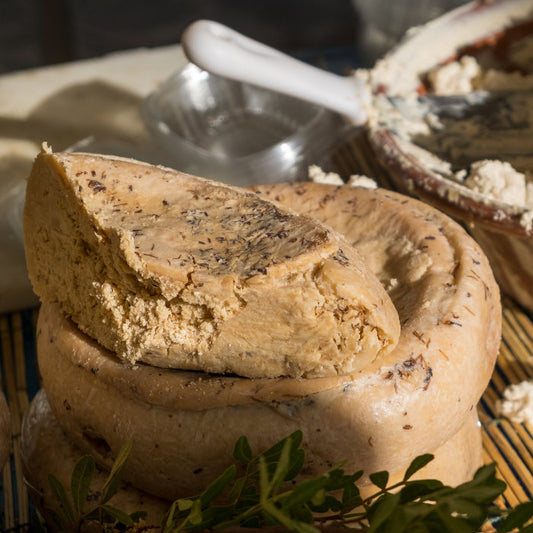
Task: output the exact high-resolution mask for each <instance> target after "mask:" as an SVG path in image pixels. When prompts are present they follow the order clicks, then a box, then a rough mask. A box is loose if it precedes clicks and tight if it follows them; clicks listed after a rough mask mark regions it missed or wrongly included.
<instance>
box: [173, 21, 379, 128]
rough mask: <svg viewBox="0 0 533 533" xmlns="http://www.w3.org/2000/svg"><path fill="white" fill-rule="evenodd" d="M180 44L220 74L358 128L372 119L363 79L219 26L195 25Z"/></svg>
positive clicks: (191, 57) (195, 59) (198, 61)
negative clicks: (307, 104)
mask: <svg viewBox="0 0 533 533" xmlns="http://www.w3.org/2000/svg"><path fill="white" fill-rule="evenodd" d="M181 44H182V47H183V50H184V52H185V55H186V56H187V58H188V59H189V61H191V62H192V63H194V64H196V65H197V66H198V67H200V68H201V69H203V70H206V71H208V72H211V73H213V74H215V75H217V76H222V77H226V78H230V79H233V80H237V81H241V82H245V83H250V84H252V85H257V86H260V87H263V88H265V89H270V90H273V91H277V92H281V93H284V94H288V95H290V96H294V97H296V98H300V99H302V100H306V101H309V102H312V103H314V104H317V105H320V106H323V107H326V108H328V109H331V110H333V111H336V112H338V113H340V114H341V115H343V116H345V117H346V118H348V119H349V120H350V121H351V122H352V123H353V124H355V125H359V124H363V123H364V122H365V120H366V118H367V113H366V111H365V106H366V105H367V104H368V102H369V100H370V97H369V93H368V90H367V88H366V87H365V84H364V82H363V81H362V80H360V79H358V78H355V77H347V76H339V75H337V74H333V73H331V72H327V71H325V70H323V69H319V68H317V67H313V66H311V65H309V64H307V63H304V62H302V61H299V60H297V59H295V58H293V57H291V56H288V55H286V54H283V53H282V52H280V51H278V50H276V49H274V48H271V47H269V46H267V45H265V44H262V43H260V42H258V41H255V40H253V39H250V38H249V37H246V36H244V35H242V34H240V33H238V32H236V31H235V30H232V29H231V28H228V27H227V26H224V25H222V24H220V23H218V22H214V21H210V20H198V21H196V22H194V23H192V24H191V25H190V26H188V28H187V29H186V30H185V31H184V33H183V35H182V40H181Z"/></svg>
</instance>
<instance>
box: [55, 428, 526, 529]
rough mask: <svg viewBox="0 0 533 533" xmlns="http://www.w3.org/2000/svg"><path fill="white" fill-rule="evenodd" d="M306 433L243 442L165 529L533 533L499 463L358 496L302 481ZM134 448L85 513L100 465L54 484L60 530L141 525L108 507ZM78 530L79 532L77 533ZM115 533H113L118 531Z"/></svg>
mask: <svg viewBox="0 0 533 533" xmlns="http://www.w3.org/2000/svg"><path fill="white" fill-rule="evenodd" d="M301 444H302V433H301V432H300V431H296V432H294V433H292V434H291V435H289V436H288V437H286V438H285V439H283V440H281V441H280V442H278V443H276V444H275V445H274V446H272V447H271V448H269V449H268V450H266V451H264V452H262V453H260V454H259V455H256V456H254V455H253V453H252V449H251V447H250V444H249V442H248V439H247V438H246V437H241V438H240V439H239V440H238V441H237V443H236V444H235V447H234V452H233V456H234V459H235V461H236V464H234V465H231V466H230V467H228V468H227V469H226V470H225V471H224V472H223V473H222V474H221V475H220V476H219V477H218V478H217V479H215V480H214V481H213V482H212V483H211V484H210V485H209V486H208V487H207V488H206V489H205V490H204V491H203V492H202V493H201V494H199V495H196V496H193V497H190V498H180V499H177V500H175V501H174V502H172V504H171V505H170V508H169V510H168V512H167V513H166V515H165V517H164V518H163V521H162V523H161V531H162V532H163V533H179V532H185V531H214V530H223V529H226V528H231V527H248V528H264V527H268V526H282V528H284V529H286V530H288V531H295V532H300V533H317V532H320V531H321V529H320V528H322V527H324V526H325V525H336V526H341V527H342V526H348V525H351V526H354V527H359V528H361V529H364V530H365V531H367V532H368V533H402V532H409V533H434V532H435V533H439V532H442V533H447V532H451V533H476V532H478V531H479V530H480V529H481V527H482V526H483V524H485V523H486V522H487V521H488V520H491V521H492V522H497V523H498V533H507V532H511V531H516V532H520V533H533V524H532V523H531V519H532V518H533V502H526V503H523V504H520V505H518V506H517V507H515V508H514V509H512V510H508V509H502V508H501V507H498V506H496V505H495V504H494V503H493V502H494V501H495V500H496V499H497V498H498V496H500V495H501V494H502V493H503V492H504V490H505V488H506V484H505V483H504V482H503V481H501V480H499V479H497V478H496V468H495V465H494V464H490V465H485V466H482V467H481V468H480V469H479V470H478V471H477V472H476V474H475V475H474V477H473V479H472V480H471V481H468V482H466V483H463V484H461V485H459V486H457V487H448V486H446V485H444V484H443V483H441V482H440V481H438V480H434V479H424V480H413V479H412V478H413V476H414V475H415V474H416V473H417V472H418V471H419V470H420V469H422V468H423V467H424V466H426V465H427V464H428V463H429V462H430V461H431V460H432V459H433V456H432V455H430V454H426V455H421V456H419V457H417V458H416V459H414V460H413V462H412V463H411V464H410V466H409V467H408V469H407V470H406V472H405V475H404V477H403V479H402V480H401V481H399V482H396V483H389V474H388V472H385V471H383V472H376V473H373V474H371V475H370V476H369V479H370V481H371V482H372V484H373V485H374V486H375V487H376V490H375V491H374V493H373V494H372V495H371V496H368V497H364V498H363V497H362V496H361V494H360V491H359V488H358V487H357V485H356V483H357V481H358V480H360V479H361V477H362V475H363V471H358V472H356V473H354V474H346V473H345V472H344V470H343V468H342V466H343V465H342V464H339V465H336V466H334V467H333V468H331V469H330V470H329V471H327V472H326V473H325V474H323V475H321V476H319V477H316V478H313V479H306V480H304V481H297V477H298V475H299V474H300V472H301V469H302V467H303V465H304V459H305V456H304V450H303V449H302V447H301ZM130 449H131V444H128V445H127V446H126V447H124V448H123V449H122V450H121V452H120V453H119V456H118V457H117V460H116V462H115V465H114V466H113V469H112V470H111V473H110V474H109V477H108V479H107V481H106V483H105V484H104V487H103V488H102V490H101V491H100V494H101V496H100V498H99V500H98V502H97V504H96V505H95V506H94V508H92V509H90V510H88V511H84V508H85V506H86V504H87V501H86V500H87V495H88V490H89V486H90V483H91V480H92V477H93V474H94V460H92V458H90V457H89V456H85V457H83V458H81V459H80V460H79V461H78V463H77V464H76V467H75V468H74V471H73V474H72V482H71V491H70V493H71V494H70V498H69V497H68V495H67V491H66V490H65V489H64V487H62V486H61V483H60V482H59V481H58V480H57V479H56V478H55V477H54V476H50V483H51V486H52V489H53V491H54V494H55V496H56V498H57V499H58V501H59V503H60V506H61V511H62V515H63V516H60V515H59V514H58V513H54V517H55V522H56V524H57V525H58V526H59V527H60V528H61V527H63V528H64V526H65V524H66V525H67V526H68V527H67V528H66V529H63V530H67V531H79V530H81V526H82V524H84V523H88V522H91V523H93V524H95V523H96V524H100V526H101V530H102V531H111V530H118V529H122V530H126V529H127V528H130V527H132V526H133V525H134V523H135V522H136V521H138V519H139V518H140V514H139V513H134V514H133V515H128V514H126V513H124V512H121V511H120V510H118V509H116V508H114V507H112V506H110V505H109V504H108V502H109V500H110V499H111V497H112V496H113V495H114V494H115V493H116V491H117V489H118V486H119V483H120V477H121V473H122V469H123V467H124V464H125V462H126V459H127V455H128V453H129V450H130ZM72 526H74V527H72ZM113 528H116V529H113Z"/></svg>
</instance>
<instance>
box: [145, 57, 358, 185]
mask: <svg viewBox="0 0 533 533" xmlns="http://www.w3.org/2000/svg"><path fill="white" fill-rule="evenodd" d="M143 114H144V118H145V120H146V123H147V125H148V127H149V129H150V132H151V134H152V135H153V138H154V141H155V142H157V143H158V145H159V146H158V148H159V149H160V150H161V153H162V159H163V160H164V163H165V164H167V165H168V166H171V167H173V168H176V169H177V170H181V171H183V172H188V173H191V174H195V175H197V176H202V177H206V178H210V179H215V180H218V181H222V182H225V183H230V184H233V185H251V184H261V183H275V182H282V181H298V180H302V179H306V178H307V169H308V166H309V165H311V164H318V165H323V164H325V162H327V161H328V159H329V155H330V153H331V151H332V149H333V146H334V145H335V143H336V142H338V141H339V140H340V139H341V138H342V134H343V131H344V130H345V129H346V128H348V125H347V124H345V122H344V120H343V119H342V118H341V117H340V116H339V115H337V114H336V113H333V112H331V111H328V110H326V109H325V108H322V107H320V106H316V105H314V104H310V103H307V102H304V101H301V100H299V99H296V98H292V97H289V96H285V95H282V94H280V93H276V92H273V91H270V90H266V89H262V88H259V87H256V86H253V85H250V84H246V83H241V82H236V81H232V80H229V79H226V78H222V77H218V76H215V75H213V74H210V73H208V72H206V71H204V70H202V69H200V68H198V67H197V66H195V65H193V64H187V65H186V66H185V67H184V68H183V69H182V70H181V71H179V72H177V73H176V74H174V75H173V76H172V77H170V78H169V79H168V80H166V81H165V82H163V83H162V84H161V85H160V86H159V87H158V89H157V90H156V91H155V92H153V93H152V94H151V95H149V96H148V97H147V98H146V100H145V101H144V104H143Z"/></svg>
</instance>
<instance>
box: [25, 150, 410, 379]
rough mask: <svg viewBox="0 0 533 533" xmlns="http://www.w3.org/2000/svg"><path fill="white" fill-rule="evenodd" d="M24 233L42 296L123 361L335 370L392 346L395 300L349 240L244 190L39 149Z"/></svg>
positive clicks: (276, 371) (264, 370) (304, 372)
mask: <svg viewBox="0 0 533 533" xmlns="http://www.w3.org/2000/svg"><path fill="white" fill-rule="evenodd" d="M24 229H25V248H26V256H27V264H28V269H29V274H30V279H31V281H32V284H33V287H34V290H35V292H36V293H37V294H38V295H39V297H40V298H41V300H42V301H45V302H57V303H59V305H60V307H61V309H62V310H63V312H64V313H65V314H66V315H68V316H70V317H71V318H72V320H73V321H74V322H75V323H76V324H77V325H78V327H80V329H82V330H83V331H84V332H85V333H87V334H88V335H89V336H91V337H92V338H94V339H96V340H97V341H98V342H99V343H100V344H101V345H102V346H104V347H106V348H108V349H109V350H112V351H114V352H115V353H117V354H118V356H119V357H121V358H123V359H125V360H127V361H129V362H135V361H144V362H147V363H150V364H152V365H156V366H160V367H173V368H181V369H193V370H203V371H206V372H212V373H235V374H237V375H241V376H246V377H276V376H280V375H285V376H292V377H300V376H305V377H312V376H328V375H341V374H347V373H349V372H353V371H355V370H357V369H360V368H364V367H365V366H366V365H367V364H369V363H370V362H372V361H373V360H374V359H376V358H379V357H381V356H383V355H384V354H386V353H388V352H389V351H390V350H391V349H392V348H393V347H394V345H395V344H396V342H397V340H398V336H399V330H400V327H399V321H398V315H397V313H396V310H395V309H394V306H393V304H392V302H391V300H390V298H389V297H388V295H387V293H386V292H385V290H384V289H383V287H382V286H381V284H380V283H379V281H378V280H377V279H376V278H375V276H374V275H373V274H372V273H371V272H370V271H369V270H368V268H367V267H366V265H365V264H364V262H363V261H362V259H361V258H360V257H359V255H358V254H357V252H356V251H355V250H354V249H353V248H352V247H350V246H349V245H348V243H347V242H346V240H345V239H344V238H343V237H342V236H340V235H339V234H337V233H336V232H334V231H333V230H331V229H330V228H327V227H326V226H324V225H323V224H321V223H319V222H318V221H316V220H314V219H311V218H309V217H306V216H301V215H297V214H295V213H292V212H290V211H288V210H284V209H282V208H280V207H279V206H276V205H274V204H273V203H271V202H269V201H266V200H263V199H262V198H260V197H259V196H258V195H257V194H255V193H253V192H250V191H245V190H243V189H237V188H232V187H229V186H225V185H221V184H217V183H215V182H211V181H207V180H204V179H201V178H196V177H193V176H189V175H186V174H182V173H180V172H177V171H173V170H169V169H165V168H161V167H154V166H150V165H148V164H142V163H139V162H135V161H132V160H124V159H114V158H109V157H103V156H97V155H87V154H70V153H58V154H53V153H51V152H49V151H43V152H42V153H41V154H40V155H39V156H38V157H37V159H36V161H35V164H34V166H33V170H32V173H31V176H30V178H29V182H28V187H27V196H26V205H25V211H24Z"/></svg>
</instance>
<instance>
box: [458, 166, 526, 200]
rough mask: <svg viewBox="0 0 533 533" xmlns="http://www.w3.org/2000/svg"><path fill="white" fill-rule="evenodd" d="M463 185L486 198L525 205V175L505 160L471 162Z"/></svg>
mask: <svg viewBox="0 0 533 533" xmlns="http://www.w3.org/2000/svg"><path fill="white" fill-rule="evenodd" d="M465 185H466V186H467V187H469V188H470V189H472V190H473V191H476V192H478V193H480V194H483V195H484V196H487V197H488V198H492V199H495V200H500V201H502V202H506V203H508V204H514V205H527V197H526V192H527V189H526V175H525V174H523V173H522V172H518V171H517V170H515V169H514V168H513V167H512V166H511V164H510V163H508V162H507V161H497V160H488V159H484V160H482V161H476V162H475V163H472V165H471V167H470V173H469V175H468V176H467V178H466V179H465Z"/></svg>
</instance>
